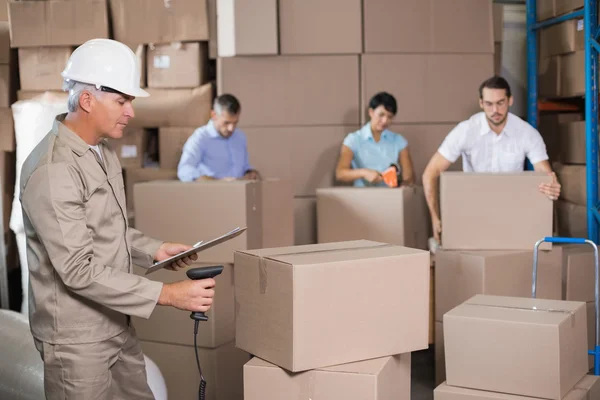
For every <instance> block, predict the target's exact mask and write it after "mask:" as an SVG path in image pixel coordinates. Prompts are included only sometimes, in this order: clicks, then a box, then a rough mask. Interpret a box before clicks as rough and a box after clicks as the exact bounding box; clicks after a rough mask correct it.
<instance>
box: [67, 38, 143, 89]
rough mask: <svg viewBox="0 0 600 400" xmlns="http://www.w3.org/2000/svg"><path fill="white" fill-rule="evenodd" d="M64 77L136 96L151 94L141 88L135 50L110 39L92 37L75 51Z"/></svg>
mask: <svg viewBox="0 0 600 400" xmlns="http://www.w3.org/2000/svg"><path fill="white" fill-rule="evenodd" d="M61 75H62V77H63V78H64V79H65V80H70V81H76V82H81V83H87V84H91V85H96V87H98V88H99V89H101V90H104V91H111V89H112V90H113V91H117V92H121V93H124V94H126V95H129V96H134V97H148V96H149V94H148V92H146V91H145V90H143V89H141V88H140V69H139V66H138V60H137V57H136V55H135V53H134V52H133V51H132V50H131V49H130V48H129V47H127V46H126V45H124V44H123V43H121V42H117V41H116V40H111V39H92V40H89V41H87V42H85V43H84V44H82V45H81V46H79V47H78V48H76V49H75V51H73V54H71V57H69V61H68V62H67V66H66V67H65V69H64V71H63V72H62V73H61Z"/></svg>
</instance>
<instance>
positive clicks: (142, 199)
mask: <svg viewBox="0 0 600 400" xmlns="http://www.w3.org/2000/svg"><path fill="white" fill-rule="evenodd" d="M133 191H134V193H135V197H134V203H135V204H134V209H135V220H136V222H135V223H136V227H137V229H139V230H141V231H142V232H144V233H145V234H147V235H149V236H151V237H156V238H158V239H161V240H169V241H174V242H179V243H190V244H194V243H196V242H197V241H199V240H209V239H213V238H216V237H218V236H221V235H223V234H225V233H227V232H229V231H231V230H232V229H234V228H236V227H247V228H248V230H247V231H246V232H245V233H243V234H242V235H240V236H238V237H237V238H234V239H232V240H229V241H227V242H225V243H222V244H220V245H219V246H216V247H213V248H212V249H209V250H206V251H203V252H201V253H198V262H203V263H209V262H211V263H212V262H217V263H232V262H233V253H234V251H235V250H241V249H259V248H263V247H277V246H289V245H291V244H292V243H293V241H294V238H293V235H294V226H293V224H294V221H293V219H294V211H293V202H292V199H293V195H292V188H291V184H290V182H288V181H280V180H265V181H260V182H251V181H235V182H224V181H210V182H194V183H183V182H179V181H162V182H158V181H157V182H146V183H140V184H138V185H135V187H134V189H133ZM173 193H177V195H176V196H174V195H173ZM157 208H159V209H160V210H161V212H160V213H157V212H156V210H157Z"/></svg>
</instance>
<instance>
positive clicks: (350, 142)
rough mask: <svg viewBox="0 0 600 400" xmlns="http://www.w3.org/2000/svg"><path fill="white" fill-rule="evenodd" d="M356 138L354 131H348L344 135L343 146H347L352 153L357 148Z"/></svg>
mask: <svg viewBox="0 0 600 400" xmlns="http://www.w3.org/2000/svg"><path fill="white" fill-rule="evenodd" d="M357 144H358V143H357V140H356V135H355V134H354V133H349V134H348V135H346V137H345V138H344V146H346V147H348V148H349V149H350V150H352V153H354V154H356V151H357V150H358V149H357V147H358V146H357Z"/></svg>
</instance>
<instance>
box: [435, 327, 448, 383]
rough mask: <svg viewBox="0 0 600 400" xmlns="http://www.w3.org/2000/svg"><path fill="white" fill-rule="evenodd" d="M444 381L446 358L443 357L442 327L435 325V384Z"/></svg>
mask: <svg viewBox="0 0 600 400" xmlns="http://www.w3.org/2000/svg"><path fill="white" fill-rule="evenodd" d="M445 380H446V357H445V355H444V325H443V324H442V323H441V322H436V323H435V384H436V386H437V385H439V384H441V383H442V382H444V381H445Z"/></svg>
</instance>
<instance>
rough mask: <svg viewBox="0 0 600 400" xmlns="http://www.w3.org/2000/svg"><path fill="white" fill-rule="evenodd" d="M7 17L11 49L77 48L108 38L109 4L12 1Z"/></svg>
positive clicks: (96, 0)
mask: <svg viewBox="0 0 600 400" xmlns="http://www.w3.org/2000/svg"><path fill="white" fill-rule="evenodd" d="M161 4H162V2H161ZM138 11H139V10H138ZM8 14H9V20H10V42H11V43H10V44H11V46H12V47H41V46H77V45H80V44H83V43H84V42H86V41H88V40H90V39H95V38H108V14H107V7H106V0H78V1H9V3H8ZM135 15H139V13H138V12H136V13H135ZM144 22H147V21H146V20H144ZM137 43H144V42H142V41H140V42H137Z"/></svg>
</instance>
